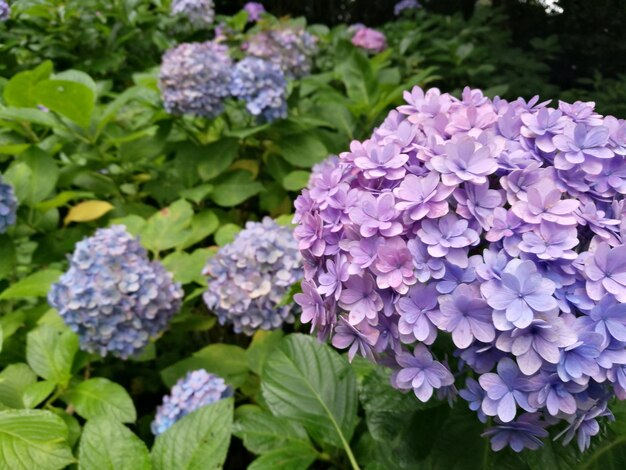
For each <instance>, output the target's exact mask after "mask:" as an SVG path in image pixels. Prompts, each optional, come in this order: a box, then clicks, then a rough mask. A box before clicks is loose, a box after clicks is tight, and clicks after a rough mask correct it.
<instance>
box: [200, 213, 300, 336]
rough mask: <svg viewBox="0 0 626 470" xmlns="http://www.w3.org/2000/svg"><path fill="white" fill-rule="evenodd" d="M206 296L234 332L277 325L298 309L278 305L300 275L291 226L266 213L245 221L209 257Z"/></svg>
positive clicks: (217, 313) (250, 332)
mask: <svg viewBox="0 0 626 470" xmlns="http://www.w3.org/2000/svg"><path fill="white" fill-rule="evenodd" d="M203 274H204V275H206V276H209V282H208V289H207V291H206V292H205V293H204V296H203V298H204V301H205V303H206V305H207V306H208V307H209V309H211V310H213V311H214V312H215V314H216V315H217V317H218V320H219V322H220V324H222V325H224V324H227V323H229V324H232V325H233V329H234V331H235V333H242V332H243V333H245V334H247V335H252V334H254V332H255V331H257V330H273V329H276V328H280V327H281V326H282V325H283V323H284V322H292V321H293V320H294V316H293V314H294V313H295V311H296V309H297V308H298V306H297V305H295V304H288V305H280V304H281V301H282V300H283V298H284V297H285V295H286V294H287V292H288V291H289V288H290V287H291V286H292V285H293V284H295V283H297V282H298V281H300V280H301V279H302V274H303V270H302V258H301V256H300V252H299V251H298V244H297V242H296V241H295V239H294V236H293V230H292V229H290V228H289V227H283V226H281V225H278V224H277V223H276V222H275V221H274V220H272V219H270V218H269V217H266V218H265V219H263V222H248V223H247V224H246V228H245V229H244V230H242V231H241V232H239V234H237V236H236V238H235V240H234V241H233V242H232V243H230V244H228V245H226V246H224V247H222V248H221V249H220V250H219V251H218V253H217V254H216V255H215V256H213V257H212V258H210V259H209V261H208V263H207V265H206V267H205V269H204V271H203Z"/></svg>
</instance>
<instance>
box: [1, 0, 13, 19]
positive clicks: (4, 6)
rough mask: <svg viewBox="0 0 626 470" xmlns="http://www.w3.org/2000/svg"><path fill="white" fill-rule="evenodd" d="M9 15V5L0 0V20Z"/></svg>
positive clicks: (7, 17)
mask: <svg viewBox="0 0 626 470" xmlns="http://www.w3.org/2000/svg"><path fill="white" fill-rule="evenodd" d="M10 16H11V6H10V5H9V4H8V3H7V2H5V1H4V0H0V21H6V20H8V19H9V18H10Z"/></svg>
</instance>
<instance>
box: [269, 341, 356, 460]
mask: <svg viewBox="0 0 626 470" xmlns="http://www.w3.org/2000/svg"><path fill="white" fill-rule="evenodd" d="M261 390H262V394H263V398H264V399H265V401H266V402H267V405H268V406H269V408H270V410H271V411H272V413H274V414H275V415H277V416H282V417H284V418H287V419H293V420H295V421H297V422H299V423H302V424H303V425H304V427H305V428H306V429H307V430H308V431H309V432H310V433H311V435H312V436H313V437H314V438H315V439H316V440H318V441H321V442H327V443H329V444H332V445H334V446H337V447H344V448H346V451H349V447H348V442H350V439H351V437H352V433H353V432H354V427H355V425H356V407H357V396H356V378H355V375H354V372H353V371H352V369H351V368H350V364H348V362H347V361H346V360H345V359H344V358H343V357H342V356H340V355H339V354H338V353H337V352H335V351H334V350H332V349H331V348H330V347H329V346H327V345H325V344H320V343H319V342H318V341H317V340H316V339H315V338H313V337H311V336H305V335H301V334H295V335H290V336H288V337H286V338H285V339H284V340H283V341H282V342H281V344H280V345H279V346H278V347H277V348H276V349H274V351H272V353H270V355H269V357H268V358H267V360H266V362H265V364H264V366H263V373H262V381H261Z"/></svg>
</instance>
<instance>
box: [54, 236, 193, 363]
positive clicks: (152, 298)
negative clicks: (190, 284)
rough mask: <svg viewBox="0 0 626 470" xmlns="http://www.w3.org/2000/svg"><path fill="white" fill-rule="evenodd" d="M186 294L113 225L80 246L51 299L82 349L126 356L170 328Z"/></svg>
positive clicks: (132, 240)
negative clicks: (171, 319) (172, 319)
mask: <svg viewBox="0 0 626 470" xmlns="http://www.w3.org/2000/svg"><path fill="white" fill-rule="evenodd" d="M182 297H183V291H182V289H181V287H180V285H179V284H175V283H174V282H172V276H171V274H170V273H168V272H167V271H166V270H165V268H164V267H163V266H162V265H161V264H160V263H158V262H156V261H153V262H151V261H150V260H149V259H148V257H147V254H146V250H144V248H142V246H141V245H140V244H139V240H137V239H136V238H133V236H132V235H130V234H129V233H128V232H127V231H126V228H125V227H124V226H123V225H115V226H112V227H109V228H101V229H98V230H97V231H96V233H95V235H94V236H93V237H89V238H85V239H84V240H82V241H80V242H78V243H77V244H76V247H75V250H74V253H73V254H72V256H71V258H70V268H69V269H68V270H67V271H66V272H65V273H64V274H63V275H62V276H61V278H60V280H59V281H58V282H57V283H55V284H53V285H52V287H51V289H50V292H49V293H48V302H49V303H50V305H51V306H52V307H54V308H56V309H57V310H58V312H59V314H60V315H61V317H62V318H63V320H64V321H65V323H66V324H67V325H68V326H69V327H70V328H71V329H72V331H74V332H75V333H77V334H78V337H79V338H80V345H81V348H82V349H83V350H85V351H89V352H92V353H98V354H100V355H101V356H106V355H107V354H112V355H114V356H117V357H120V358H122V359H126V358H128V357H129V356H132V355H135V354H137V353H139V352H141V350H142V349H143V348H144V347H145V346H146V345H147V344H148V343H149V342H150V340H152V339H154V338H156V337H157V336H158V335H160V334H161V333H162V332H163V331H164V330H165V328H167V325H168V323H169V321H170V318H171V317H172V316H173V315H174V314H175V313H176V312H178V310H179V309H180V307H181V303H182Z"/></svg>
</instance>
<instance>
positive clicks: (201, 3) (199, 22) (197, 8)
mask: <svg viewBox="0 0 626 470" xmlns="http://www.w3.org/2000/svg"><path fill="white" fill-rule="evenodd" d="M171 11H172V14H173V15H180V16H184V17H185V18H187V19H188V20H189V22H190V23H191V24H192V25H193V26H194V27H195V28H197V29H202V28H206V27H207V26H209V25H210V24H213V21H214V20H215V4H214V3H213V0H172V5H171Z"/></svg>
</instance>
